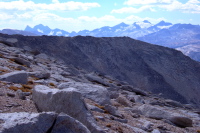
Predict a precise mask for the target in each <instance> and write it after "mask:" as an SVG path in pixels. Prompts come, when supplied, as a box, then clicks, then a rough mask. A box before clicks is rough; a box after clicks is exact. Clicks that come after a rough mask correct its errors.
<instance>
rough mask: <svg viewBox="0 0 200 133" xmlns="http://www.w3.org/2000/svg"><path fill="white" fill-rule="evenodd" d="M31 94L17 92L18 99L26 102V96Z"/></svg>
mask: <svg viewBox="0 0 200 133" xmlns="http://www.w3.org/2000/svg"><path fill="white" fill-rule="evenodd" d="M30 94H31V93H30V92H22V90H20V89H18V90H17V91H16V97H17V98H19V99H22V100H26V96H29V95H30Z"/></svg>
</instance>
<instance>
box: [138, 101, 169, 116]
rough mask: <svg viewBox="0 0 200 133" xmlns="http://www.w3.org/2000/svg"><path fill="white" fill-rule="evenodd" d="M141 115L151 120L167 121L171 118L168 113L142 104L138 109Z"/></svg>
mask: <svg viewBox="0 0 200 133" xmlns="http://www.w3.org/2000/svg"><path fill="white" fill-rule="evenodd" d="M138 110H139V111H141V113H142V114H143V115H145V116H147V117H149V118H153V119H158V120H159V119H167V118H169V117H170V116H171V113H170V112H167V111H165V110H164V109H163V108H160V107H155V106H151V105H147V104H144V105H142V106H140V107H139V108H138Z"/></svg>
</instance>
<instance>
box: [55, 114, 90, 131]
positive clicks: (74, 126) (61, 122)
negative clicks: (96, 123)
mask: <svg viewBox="0 0 200 133" xmlns="http://www.w3.org/2000/svg"><path fill="white" fill-rule="evenodd" d="M63 132H65V133H91V132H90V131H89V130H88V129H87V127H86V126H85V125H83V124H82V123H81V122H79V121H78V120H75V119H74V118H72V117H70V116H68V115H66V114H63V113H61V114H59V115H58V117H57V119H56V122H55V124H54V126H53V129H52V130H51V133H63Z"/></svg>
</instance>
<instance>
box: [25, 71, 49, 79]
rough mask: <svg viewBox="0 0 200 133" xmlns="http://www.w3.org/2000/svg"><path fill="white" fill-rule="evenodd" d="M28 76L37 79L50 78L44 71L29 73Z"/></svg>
mask: <svg viewBox="0 0 200 133" xmlns="http://www.w3.org/2000/svg"><path fill="white" fill-rule="evenodd" d="M28 75H29V76H33V77H36V78H39V79H48V78H49V77H50V73H49V72H45V71H38V72H29V73H28Z"/></svg>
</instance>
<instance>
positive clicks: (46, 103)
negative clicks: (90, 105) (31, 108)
mask: <svg viewBox="0 0 200 133" xmlns="http://www.w3.org/2000/svg"><path fill="white" fill-rule="evenodd" d="M33 101H34V102H35V103H36V105H37V107H38V109H39V110H40V111H46V112H48V111H55V112H57V113H61V112H63V113H66V114H68V115H70V116H72V117H73V118H75V119H77V120H79V121H80V122H82V123H83V124H84V125H85V126H86V127H87V128H88V129H89V130H90V131H91V132H96V133H99V132H103V131H101V130H100V129H98V126H97V125H96V121H95V119H94V118H93V116H92V114H91V113H90V112H89V111H88V110H87V107H86V105H85V102H84V101H83V99H82V96H81V93H80V92H78V91H76V89H74V88H66V89H63V90H58V89H50V88H48V87H47V86H43V85H37V86H35V88H34V89H33Z"/></svg>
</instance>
